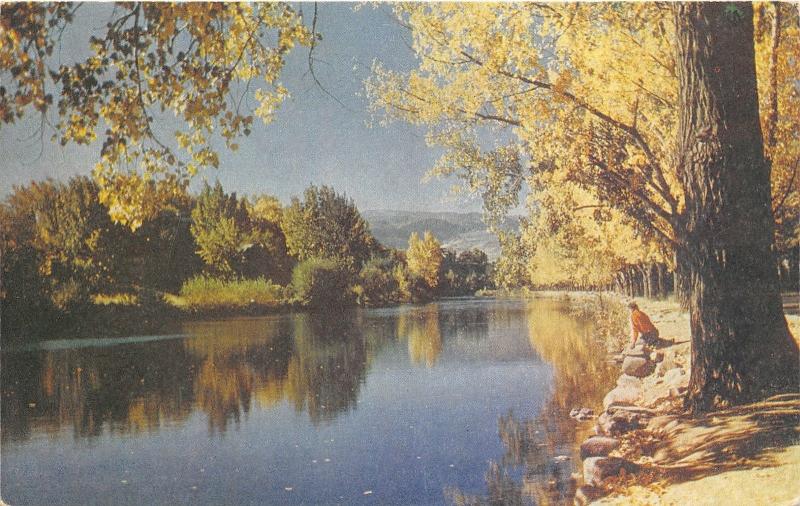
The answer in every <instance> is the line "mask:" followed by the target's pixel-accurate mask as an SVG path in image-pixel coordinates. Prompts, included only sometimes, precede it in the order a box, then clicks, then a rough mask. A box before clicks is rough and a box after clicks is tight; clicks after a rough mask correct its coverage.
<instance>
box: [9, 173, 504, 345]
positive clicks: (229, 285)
mask: <svg viewBox="0 0 800 506" xmlns="http://www.w3.org/2000/svg"><path fill="white" fill-rule="evenodd" d="M0 254H2V279H0V283H1V284H0V298H1V299H2V326H3V330H4V331H11V332H12V333H14V332H19V331H22V330H24V329H26V328H29V327H31V326H35V325H36V324H37V323H42V322H50V323H51V324H52V323H54V322H58V321H60V319H62V318H64V317H69V316H80V315H84V314H86V313H87V312H89V311H97V310H98V306H99V305H119V304H128V305H134V306H142V305H148V304H150V305H165V304H167V303H172V305H174V306H178V307H182V308H184V309H189V310H200V311H202V310H206V309H222V310H225V309H229V310H236V309H237V308H238V309H241V308H242V307H248V306H264V305H283V304H296V305H301V306H308V307H316V308H327V307H331V306H340V305H343V304H361V305H369V306H380V305H387V304H395V303H401V302H420V301H425V300H431V299H433V298H436V297H442V296H456V295H467V294H473V293H475V292H476V291H478V290H481V289H484V288H488V287H491V285H492V282H491V275H492V272H491V270H492V265H491V264H490V263H489V261H488V258H487V257H486V254H485V253H483V252H482V251H479V250H471V251H465V252H462V253H459V254H457V253H456V252H454V251H450V250H447V249H445V248H442V246H441V244H440V243H439V241H438V240H437V239H436V238H435V237H434V236H433V235H432V234H431V233H430V232H427V233H425V234H424V237H422V238H420V237H418V236H417V235H416V234H413V235H412V236H411V237H410V239H409V247H408V250H407V251H400V250H395V249H391V248H387V247H385V246H383V245H381V244H380V243H379V242H378V241H377V240H376V239H375V237H374V236H373V235H372V233H371V232H370V229H369V225H368V224H367V222H366V221H365V220H364V219H363V218H362V216H361V214H360V213H359V211H358V209H357V208H356V206H355V204H354V202H353V201H352V199H349V198H347V197H345V196H343V195H340V194H337V193H336V192H335V191H334V190H333V189H332V188H330V187H326V186H322V187H316V186H310V187H309V188H307V189H306V190H305V192H304V194H303V196H302V198H293V199H292V200H291V202H290V203H289V205H288V206H285V207H284V206H282V205H281V203H280V202H279V201H278V199H276V198H275V197H272V196H268V195H262V196H256V197H249V198H245V197H240V196H237V195H236V194H235V193H226V192H225V191H224V189H223V188H222V186H221V185H220V184H219V183H216V184H215V185H213V186H210V185H208V184H206V185H205V186H204V188H203V189H202V190H201V191H200V193H199V194H198V195H196V196H193V195H189V194H187V193H185V192H176V193H175V194H171V195H169V196H167V197H165V198H163V199H162V202H161V203H160V211H159V212H158V213H155V214H154V216H153V217H152V218H151V219H149V220H146V221H144V222H143V223H142V225H141V226H140V227H139V228H137V229H136V230H135V231H132V230H131V229H130V228H129V227H126V226H122V225H119V224H115V223H114V222H113V221H112V220H111V219H110V218H109V209H108V208H107V207H105V206H104V205H103V204H101V203H100V199H99V188H98V186H97V184H96V183H95V182H94V181H92V180H91V179H89V178H86V177H75V178H72V179H71V180H69V181H68V182H66V183H61V182H55V181H52V180H47V181H44V182H34V183H31V184H29V185H27V186H22V187H17V188H15V189H14V191H13V192H12V193H11V194H10V195H9V196H8V197H7V198H6V199H5V200H4V201H3V202H2V204H0Z"/></svg>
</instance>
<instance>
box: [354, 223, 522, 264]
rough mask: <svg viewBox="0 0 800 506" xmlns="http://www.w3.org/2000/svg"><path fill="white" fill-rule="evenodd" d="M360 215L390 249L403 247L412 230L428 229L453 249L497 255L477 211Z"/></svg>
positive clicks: (497, 248)
mask: <svg viewBox="0 0 800 506" xmlns="http://www.w3.org/2000/svg"><path fill="white" fill-rule="evenodd" d="M361 215H362V216H363V217H364V218H365V219H366V220H367V221H368V222H369V224H370V228H371V229H372V233H373V234H374V235H375V237H376V238H377V239H378V240H379V241H380V242H381V243H382V244H385V245H386V246H391V247H392V248H398V249H406V248H407V247H408V237H409V236H410V235H411V233H412V232H417V233H418V234H420V235H422V234H423V233H424V232H425V231H426V230H430V231H431V232H432V233H433V235H435V236H436V238H437V239H439V241H440V242H441V243H442V245H443V246H444V247H446V248H449V249H452V250H455V251H464V250H468V249H472V248H479V249H481V250H483V251H484V252H486V254H487V255H488V256H489V259H490V260H496V259H497V258H498V257H499V256H500V244H499V243H498V242H497V238H496V237H495V236H494V234H492V233H491V232H489V231H488V230H487V228H486V224H485V223H484V222H483V220H482V219H481V214H480V213H436V212H424V211H419V212H417V211H364V212H362V213H361ZM516 227H517V223H516V219H514V218H509V219H508V220H507V221H506V223H505V224H504V228H508V229H514V228H516Z"/></svg>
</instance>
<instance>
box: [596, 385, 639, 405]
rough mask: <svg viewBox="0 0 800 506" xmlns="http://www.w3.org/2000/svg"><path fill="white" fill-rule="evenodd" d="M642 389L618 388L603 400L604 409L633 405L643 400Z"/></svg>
mask: <svg viewBox="0 0 800 506" xmlns="http://www.w3.org/2000/svg"><path fill="white" fill-rule="evenodd" d="M641 392H642V390H641V388H635V387H630V386H625V387H617V388H615V389H613V390H611V391H610V392H608V393H607V394H606V396H605V397H604V398H603V409H608V407H609V406H612V405H614V404H623V405H633V404H636V402H637V401H638V400H639V399H640V398H641Z"/></svg>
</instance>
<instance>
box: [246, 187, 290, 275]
mask: <svg viewBox="0 0 800 506" xmlns="http://www.w3.org/2000/svg"><path fill="white" fill-rule="evenodd" d="M248 212H249V214H250V219H251V221H252V222H253V227H254V229H255V230H256V231H257V233H256V237H255V238H256V240H257V242H258V244H259V245H260V248H258V249H256V250H254V251H253V254H254V255H253V256H255V257H260V258H253V259H252V261H251V262H248V265H250V266H251V267H252V268H251V269H250V270H251V271H252V274H251V275H252V276H264V277H267V278H269V279H271V280H272V281H275V282H276V283H280V284H287V283H289V281H290V280H291V276H292V268H293V267H294V264H295V260H294V258H292V257H291V255H289V250H288V248H287V247H286V237H285V236H284V235H283V229H282V228H281V222H282V221H283V208H282V207H281V203H280V201H279V200H278V199H277V198H275V197H273V196H271V195H262V196H260V197H257V198H256V199H255V203H254V204H253V205H252V206H249V207H248Z"/></svg>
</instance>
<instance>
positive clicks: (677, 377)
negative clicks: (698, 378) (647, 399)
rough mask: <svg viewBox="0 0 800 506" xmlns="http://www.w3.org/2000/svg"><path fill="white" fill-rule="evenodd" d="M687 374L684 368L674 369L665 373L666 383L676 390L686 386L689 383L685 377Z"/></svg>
mask: <svg viewBox="0 0 800 506" xmlns="http://www.w3.org/2000/svg"><path fill="white" fill-rule="evenodd" d="M685 374H686V372H685V371H684V370H683V369H682V368H680V367H674V368H672V369H670V370H669V371H667V372H665V373H664V383H666V384H667V385H669V386H670V387H674V388H678V387H681V386H685V385H687V384H688V383H689V378H688V376H686V377H684V375H685Z"/></svg>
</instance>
